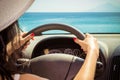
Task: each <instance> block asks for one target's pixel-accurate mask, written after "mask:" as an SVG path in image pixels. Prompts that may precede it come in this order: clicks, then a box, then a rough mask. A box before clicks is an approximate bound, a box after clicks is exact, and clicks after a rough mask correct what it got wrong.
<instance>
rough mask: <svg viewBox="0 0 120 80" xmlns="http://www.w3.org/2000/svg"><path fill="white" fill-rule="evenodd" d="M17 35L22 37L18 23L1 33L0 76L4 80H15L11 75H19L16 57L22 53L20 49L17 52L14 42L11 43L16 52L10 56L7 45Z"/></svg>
mask: <svg viewBox="0 0 120 80" xmlns="http://www.w3.org/2000/svg"><path fill="white" fill-rule="evenodd" d="M16 35H20V29H19V25H18V22H17V21H16V22H14V23H13V24H11V25H10V26H9V27H8V28H6V29H5V30H3V31H1V32H0V76H1V78H2V80H6V79H7V80H13V79H12V76H11V75H12V74H15V73H17V68H16V65H15V62H16V57H15V56H16V55H17V53H21V51H20V50H19V49H18V50H15V48H14V46H13V42H11V46H12V49H13V50H14V52H13V53H12V55H11V56H8V55H7V51H6V45H7V44H8V43H9V42H10V41H13V39H14V37H15V36H16ZM17 56H18V55H17ZM7 58H8V60H7Z"/></svg>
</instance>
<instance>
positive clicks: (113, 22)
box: [19, 12, 120, 33]
mask: <svg viewBox="0 0 120 80" xmlns="http://www.w3.org/2000/svg"><path fill="white" fill-rule="evenodd" d="M19 23H20V26H21V28H22V29H23V30H24V31H30V30H31V29H33V28H35V27H37V26H39V25H43V24H47V23H62V24H68V25H72V26H74V27H76V28H77V29H79V30H80V31H82V32H84V33H86V32H88V33H120V27H119V26H120V13H119V12H86V13H85V12H76V13H75V12H73V13H72V12H67V13H30V12H29V13H25V14H24V15H23V16H22V17H21V18H20V19H19ZM48 33H49V32H48Z"/></svg>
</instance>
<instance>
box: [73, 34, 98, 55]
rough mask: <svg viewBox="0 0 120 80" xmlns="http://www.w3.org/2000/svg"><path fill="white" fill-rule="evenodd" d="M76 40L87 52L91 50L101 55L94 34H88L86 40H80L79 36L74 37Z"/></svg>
mask: <svg viewBox="0 0 120 80" xmlns="http://www.w3.org/2000/svg"><path fill="white" fill-rule="evenodd" d="M74 42H75V43H77V44H79V45H80V46H81V48H82V49H83V51H84V52H85V53H86V54H87V53H88V52H90V51H94V53H96V55H97V56H99V45H98V41H97V39H96V38H94V37H93V36H92V35H90V34H86V37H85V39H84V40H79V39H77V38H74Z"/></svg>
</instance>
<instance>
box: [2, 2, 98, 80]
mask: <svg viewBox="0 0 120 80" xmlns="http://www.w3.org/2000/svg"><path fill="white" fill-rule="evenodd" d="M32 2H33V0H1V1H0V19H1V20H0V80H46V78H42V77H39V76H36V75H33V74H27V73H22V72H19V71H18V70H17V67H16V64H15V63H16V59H17V58H19V54H21V49H22V48H23V47H24V46H23V45H24V44H25V43H26V42H27V41H29V40H30V39H32V38H33V37H34V34H33V33H31V34H30V35H28V36H27V37H24V38H23V37H21V36H20V34H21V31H20V29H19V26H18V24H17V19H18V18H19V17H20V16H21V15H22V14H23V13H24V12H25V11H26V9H27V8H28V7H29V6H30V5H31V3H32ZM14 3H15V4H14ZM74 41H75V43H77V44H79V45H80V46H81V47H82V49H83V50H84V51H85V52H86V54H87V56H86V59H85V62H84V64H83V66H82V68H81V69H80V70H79V72H78V74H77V75H76V76H75V78H74V80H93V79H94V73H95V68H96V61H97V58H98V56H99V47H98V43H97V40H96V39H95V38H94V37H93V36H91V35H89V34H87V35H86V38H85V40H83V41H81V40H79V39H76V38H74ZM88 68H90V69H88Z"/></svg>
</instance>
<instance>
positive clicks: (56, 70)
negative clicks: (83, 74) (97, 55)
mask: <svg viewBox="0 0 120 80" xmlns="http://www.w3.org/2000/svg"><path fill="white" fill-rule="evenodd" d="M48 30H63V31H67V32H70V33H71V34H74V35H75V36H76V37H77V38H79V39H81V40H84V38H85V35H84V34H83V33H82V32H81V31H79V30H77V29H75V28H73V27H71V26H69V25H65V24H56V23H55V24H53V23H52V24H45V25H41V26H38V27H36V28H34V29H33V30H31V31H29V32H28V33H27V34H26V35H28V34H30V33H34V34H35V36H39V35H42V32H44V31H48ZM26 35H25V36H26ZM83 62H84V59H82V58H80V57H77V56H73V55H68V54H48V55H42V56H38V57H35V58H32V59H31V60H30V62H29V63H30V64H29V65H27V66H25V65H24V69H23V70H24V71H25V72H30V73H33V74H36V75H39V76H42V77H45V78H48V79H50V80H71V79H73V78H74V77H75V75H76V74H77V72H78V71H79V69H80V68H81V66H82V64H83ZM97 67H99V68H100V69H98V70H97V69H96V71H97V73H98V74H96V77H97V76H99V75H100V74H99V73H102V72H103V68H104V65H103V63H102V62H99V61H98V62H97Z"/></svg>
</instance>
